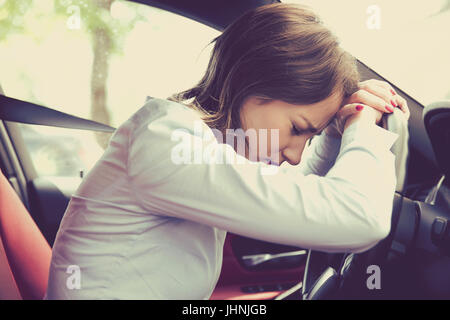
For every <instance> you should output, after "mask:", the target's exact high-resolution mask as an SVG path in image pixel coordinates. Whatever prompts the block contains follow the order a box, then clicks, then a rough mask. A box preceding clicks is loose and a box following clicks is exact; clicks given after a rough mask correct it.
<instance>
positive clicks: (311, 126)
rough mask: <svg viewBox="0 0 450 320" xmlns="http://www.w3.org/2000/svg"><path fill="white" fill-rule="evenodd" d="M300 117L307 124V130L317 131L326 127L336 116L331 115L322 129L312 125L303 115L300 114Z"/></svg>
mask: <svg viewBox="0 0 450 320" xmlns="http://www.w3.org/2000/svg"><path fill="white" fill-rule="evenodd" d="M300 117H301V118H302V119H303V120H304V121H305V122H306V123H307V124H308V128H307V129H308V130H312V131H313V132H319V131H320V130H323V129H325V128H326V127H328V125H329V124H330V123H331V122H332V121H333V120H334V118H335V117H336V116H333V117H331V119H330V120H329V121H328V123H327V124H326V125H325V126H324V127H323V128H322V129H319V128H316V127H314V126H313V125H312V124H311V122H309V120H308V119H306V118H305V117H303V116H302V115H300Z"/></svg>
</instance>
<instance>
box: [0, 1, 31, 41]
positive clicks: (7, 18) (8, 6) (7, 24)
mask: <svg viewBox="0 0 450 320" xmlns="http://www.w3.org/2000/svg"><path fill="white" fill-rule="evenodd" d="M31 3H32V0H20V1H17V0H0V40H3V39H5V38H6V37H7V35H8V34H10V33H12V32H22V31H23V23H22V22H23V21H22V17H23V16H24V15H25V13H26V12H27V11H28V9H29V8H30V6H31Z"/></svg>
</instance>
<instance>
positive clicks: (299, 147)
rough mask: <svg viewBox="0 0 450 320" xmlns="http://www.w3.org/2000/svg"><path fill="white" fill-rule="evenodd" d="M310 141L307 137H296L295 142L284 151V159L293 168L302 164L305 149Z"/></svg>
mask: <svg viewBox="0 0 450 320" xmlns="http://www.w3.org/2000/svg"><path fill="white" fill-rule="evenodd" d="M307 141H308V139H307V138H305V137H296V138H294V139H293V141H292V142H291V143H290V144H289V145H288V146H286V148H284V149H283V151H282V156H283V158H284V159H285V160H286V161H287V162H288V163H289V164H290V165H293V166H296V165H298V164H299V163H300V161H301V159H302V154H303V150H304V149H305V146H306V142H307Z"/></svg>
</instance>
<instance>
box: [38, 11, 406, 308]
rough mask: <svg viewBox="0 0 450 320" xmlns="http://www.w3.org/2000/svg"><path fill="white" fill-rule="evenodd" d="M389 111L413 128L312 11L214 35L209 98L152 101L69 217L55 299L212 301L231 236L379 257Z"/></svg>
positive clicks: (88, 181) (391, 182)
mask: <svg viewBox="0 0 450 320" xmlns="http://www.w3.org/2000/svg"><path fill="white" fill-rule="evenodd" d="M393 107H399V108H401V109H402V110H403V111H404V112H405V115H406V116H408V109H407V105H406V102H405V100H404V99H403V98H401V97H399V96H398V95H397V94H395V91H393V90H392V88H391V87H390V86H389V85H388V84H387V83H384V82H380V81H374V80H372V81H367V82H363V83H358V74H357V71H356V66H355V62H354V60H353V58H352V57H351V56H350V55H349V54H347V53H346V52H344V51H343V50H342V49H341V48H340V47H339V45H338V43H337V40H336V38H335V37H334V36H333V35H332V34H331V33H330V31H329V30H327V29H326V28H325V27H324V26H323V25H322V24H321V22H320V21H319V20H318V18H317V17H316V16H315V15H314V13H312V12H311V11H309V10H308V9H306V8H303V7H297V6H292V5H286V4H274V5H268V6H264V7H260V8H257V9H255V10H252V11H250V12H248V13H246V14H245V15H243V16H242V17H241V18H240V19H238V20H237V21H236V22H234V23H233V24H232V25H230V26H229V27H228V28H227V29H226V30H225V31H224V32H223V34H222V35H221V36H219V37H218V38H217V39H215V46H214V50H213V53H212V56H211V60H210V62H209V65H208V69H207V71H206V74H205V76H204V77H203V79H201V81H200V82H199V84H198V85H197V86H195V87H194V88H192V89H190V90H187V91H184V92H182V93H179V94H175V95H174V96H173V97H171V98H170V99H168V100H163V99H149V100H148V101H147V103H146V104H145V105H144V106H143V107H142V108H141V109H139V110H138V111H137V112H136V113H135V114H134V115H133V116H132V117H131V118H130V119H129V120H127V121H126V122H125V123H123V124H122V125H121V126H120V127H119V128H118V129H117V131H116V132H115V134H114V136H113V137H112V138H111V140H110V143H109V146H108V148H107V149H106V151H105V153H104V155H103V156H102V157H101V159H100V160H99V161H98V162H97V163H96V165H95V166H94V168H93V169H91V171H90V172H89V174H88V175H87V176H86V177H85V178H84V180H83V182H82V184H81V185H80V187H79V188H78V190H77V192H76V193H75V194H74V195H73V197H72V199H71V201H70V203H69V206H68V208H67V210H66V212H65V215H64V218H63V220H62V222H61V225H60V229H59V231H58V234H57V237H56V241H55V244H54V247H53V255H52V262H51V267H50V276H49V283H48V289H47V294H46V297H47V298H49V299H66V298H71V299H74V298H75V299H78V298H80V299H208V298H209V297H210V295H211V293H212V291H213V289H214V287H215V284H216V282H217V279H218V277H219V274H220V270H221V264H222V249H223V243H224V239H225V235H226V232H227V231H229V232H233V233H237V234H240V235H244V236H248V237H252V238H256V239H261V240H266V241H271V242H277V243H282V244H288V245H295V246H299V247H304V248H312V249H316V250H323V251H328V252H345V251H347V252H361V251H364V250H367V249H369V248H371V247H372V246H374V245H375V244H376V243H377V242H378V241H380V240H381V239H383V238H384V237H385V236H386V235H387V234H388V232H389V230H390V215H391V208H392V200H393V195H394V186H395V174H394V156H393V154H392V153H391V152H390V151H389V150H390V147H391V146H392V144H393V142H394V141H395V139H396V135H395V134H393V133H390V132H388V131H387V130H385V129H383V128H381V127H379V126H377V123H378V122H379V121H380V119H381V116H382V115H383V113H386V112H387V113H390V112H392V111H393ZM239 129H241V131H240V130H239ZM239 132H241V133H242V132H245V135H241V134H239ZM314 135H317V137H316V138H315V139H313V140H312V143H311V145H310V149H308V150H311V152H312V153H311V154H310V156H308V157H306V159H304V160H303V161H301V157H302V152H303V150H304V149H305V146H306V145H307V143H308V141H311V140H310V138H312V137H313V136H314ZM230 136H231V137H233V139H224V138H225V137H226V138H229V137H230ZM236 137H237V139H236ZM242 138H243V139H242ZM224 140H225V142H224ZM224 159H225V160H224ZM284 162H287V163H289V164H290V165H291V166H289V165H288V166H282V167H279V166H280V165H281V164H282V163H284ZM297 164H300V165H299V166H295V165H297ZM273 169H276V170H273Z"/></svg>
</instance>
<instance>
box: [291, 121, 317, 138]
mask: <svg viewBox="0 0 450 320" xmlns="http://www.w3.org/2000/svg"><path fill="white" fill-rule="evenodd" d="M322 131H323V129H322V130H316V129H311V128H308V129H307V130H302V129H298V128H297V127H296V126H295V125H294V124H292V134H293V135H296V136H299V135H302V134H308V133H309V134H313V135H319V134H321V133H322Z"/></svg>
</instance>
